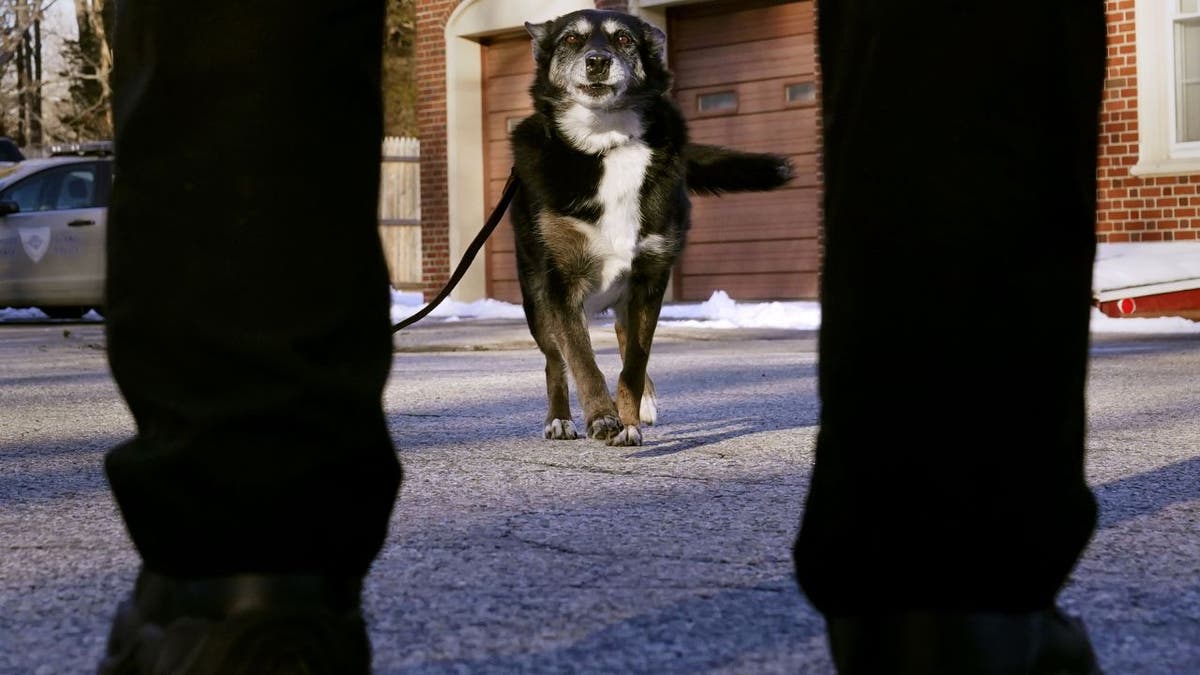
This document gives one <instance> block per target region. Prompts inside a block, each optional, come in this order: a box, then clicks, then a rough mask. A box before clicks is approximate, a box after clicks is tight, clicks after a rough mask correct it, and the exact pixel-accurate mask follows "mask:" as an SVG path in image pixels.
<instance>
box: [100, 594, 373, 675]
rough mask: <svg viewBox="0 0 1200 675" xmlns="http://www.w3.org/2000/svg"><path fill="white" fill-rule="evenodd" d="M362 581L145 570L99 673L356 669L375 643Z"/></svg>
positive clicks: (350, 674) (275, 674)
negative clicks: (190, 575)
mask: <svg viewBox="0 0 1200 675" xmlns="http://www.w3.org/2000/svg"><path fill="white" fill-rule="evenodd" d="M361 593H362V581H361V580H360V579H334V578H327V577H320V576H304V575H278V576H275V575H238V576H232V577H217V578H211V579H178V578H172V577H165V576H162V575H159V574H155V573H153V572H146V571H143V572H142V573H141V574H140V575H139V576H138V580H137V586H136V588H135V590H134V593H133V597H132V598H130V599H129V600H127V601H125V602H123V603H121V605H120V607H119V608H118V609H117V616H116V619H115V620H114V621H113V627H112V632H111V634H110V635H109V640H108V655H107V656H106V657H105V659H104V660H103V661H102V662H101V664H100V668H99V673H100V675H217V674H220V675H243V674H244V675H251V674H255V675H258V674H264V675H285V674H287V675H292V674H296V675H299V674H301V673H303V674H305V675H318V674H320V675H324V674H329V675H359V674H365V673H369V672H370V670H371V649H370V643H369V642H368V639H367V631H366V624H365V623H364V621H363V618H362V613H361V611H360V609H359V600H360V596H361Z"/></svg>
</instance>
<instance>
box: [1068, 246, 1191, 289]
mask: <svg viewBox="0 0 1200 675" xmlns="http://www.w3.org/2000/svg"><path fill="white" fill-rule="evenodd" d="M1189 279H1195V280H1196V285H1197V286H1200V242H1191V241H1172V242H1153V243H1131V244H1100V245H1099V246H1097V247H1096V264H1095V266H1094V267H1093V269H1092V288H1093V289H1094V290H1095V291H1096V292H1097V293H1101V292H1104V291H1113V290H1117V289H1120V288H1130V287H1134V286H1148V285H1150V284H1164V283H1170V282H1174V281H1187V280H1189Z"/></svg>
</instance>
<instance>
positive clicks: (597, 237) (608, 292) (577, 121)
mask: <svg viewBox="0 0 1200 675" xmlns="http://www.w3.org/2000/svg"><path fill="white" fill-rule="evenodd" d="M558 127H559V130H560V131H561V132H562V133H563V135H564V136H565V137H566V139H567V140H568V142H569V143H570V144H571V145H573V146H575V147H576V148H577V149H579V150H581V151H582V152H585V153H588V154H592V155H600V156H601V164H602V165H603V168H604V170H603V173H602V175H601V178H600V184H599V185H598V186H597V189H596V194H595V197H594V201H595V203H596V205H597V206H599V207H600V210H601V216H600V220H599V221H598V222H597V223H596V224H594V225H592V224H585V223H579V224H578V225H577V227H578V228H579V230H580V231H581V232H583V233H584V234H585V235H586V236H587V238H588V248H589V250H590V251H591V253H592V255H594V256H596V258H597V259H599V260H600V280H599V281H600V283H599V285H598V287H597V288H596V289H595V292H594V294H593V297H592V298H590V299H589V301H588V302H587V303H586V304H587V305H589V306H590V307H594V308H597V309H602V308H603V307H605V306H608V305H610V304H611V303H612V302H613V301H615V300H616V298H617V297H618V296H619V295H620V294H621V291H622V289H621V288H619V287H618V286H619V285H618V284H616V282H617V280H618V279H621V278H622V277H623V275H625V274H626V273H628V272H629V270H630V268H631V267H632V264H633V259H634V257H635V256H636V255H637V252H638V250H639V247H641V246H643V245H645V244H646V243H650V242H641V241H639V240H638V232H639V231H640V230H641V224H642V213H641V211H642V204H641V192H642V183H643V182H645V179H646V169H647V168H648V167H649V166H650V158H651V155H652V154H653V151H652V150H651V149H650V147H649V146H648V145H646V143H645V142H644V141H642V139H641V136H642V132H643V129H642V123H641V120H640V118H639V117H638V116H637V114H636V113H634V112H633V111H630V110H619V111H600V110H591V109H588V108H585V107H583V106H579V105H575V106H572V107H570V108H568V109H567V110H564V111H563V112H562V113H560V117H559V120H558ZM647 239H650V238H649V237H647ZM655 239H656V240H657V239H660V237H655Z"/></svg>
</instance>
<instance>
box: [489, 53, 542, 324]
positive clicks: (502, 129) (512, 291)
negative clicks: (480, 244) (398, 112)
mask: <svg viewBox="0 0 1200 675" xmlns="http://www.w3.org/2000/svg"><path fill="white" fill-rule="evenodd" d="M530 50H531V47H530V44H529V35H528V34H526V33H525V32H523V31H522V32H521V33H520V34H517V35H513V36H509V37H504V38H496V39H492V40H489V41H488V42H487V43H485V44H484V46H483V80H484V82H483V112H484V115H483V125H484V128H483V141H484V181H485V190H486V192H487V194H486V195H485V197H486V199H485V200H484V201H485V207H486V209H487V211H488V212H489V213H490V212H491V210H492V207H493V206H495V205H496V202H498V201H499V200H500V194H501V193H502V192H503V191H504V182H505V180H507V179H508V173H509V170H510V169H511V168H512V150H511V148H510V147H509V144H508V133H509V130H510V129H511V128H512V127H513V126H515V125H516V124H517V123H518V122H520V121H521V120H523V119H525V117H527V116H529V115H530V114H531V113H532V112H533V106H532V104H531V103H530V99H529V85H531V84H533V71H534V66H533V55H532V53H531V51H530ZM486 250H487V295H488V297H490V298H496V299H498V300H505V301H507V302H517V303H519V302H521V289H520V286H519V285H518V283H517V261H516V253H515V252H514V248H513V231H512V224H511V222H510V221H509V218H508V216H507V215H505V216H504V221H503V222H502V223H501V224H500V226H499V227H497V228H496V231H495V233H493V234H492V237H491V239H489V240H488V245H487V249H486Z"/></svg>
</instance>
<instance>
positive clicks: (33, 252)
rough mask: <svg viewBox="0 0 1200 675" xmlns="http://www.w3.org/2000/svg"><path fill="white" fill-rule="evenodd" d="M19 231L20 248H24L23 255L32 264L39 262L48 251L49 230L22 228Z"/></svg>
mask: <svg viewBox="0 0 1200 675" xmlns="http://www.w3.org/2000/svg"><path fill="white" fill-rule="evenodd" d="M19 229H20V231H21V246H23V247H25V253H26V254H27V255H28V256H29V259H30V260H32V261H33V262H34V263H39V262H41V261H42V256H44V255H46V251H48V250H50V228H49V227H30V228H25V227H22V228H19Z"/></svg>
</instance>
